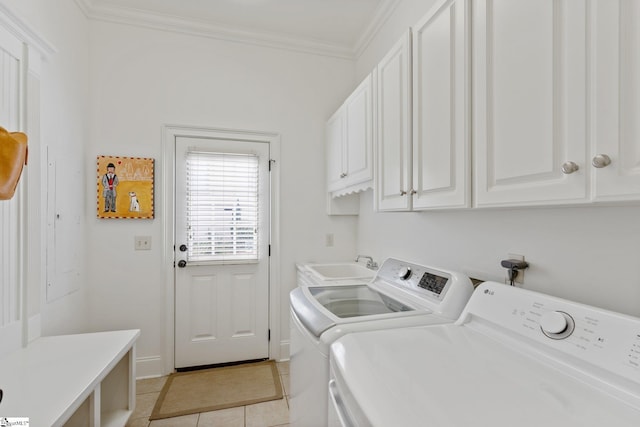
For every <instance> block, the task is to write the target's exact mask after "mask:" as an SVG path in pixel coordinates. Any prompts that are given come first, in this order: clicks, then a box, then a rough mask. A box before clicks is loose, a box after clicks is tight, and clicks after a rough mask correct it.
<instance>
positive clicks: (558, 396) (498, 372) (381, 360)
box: [331, 324, 640, 427]
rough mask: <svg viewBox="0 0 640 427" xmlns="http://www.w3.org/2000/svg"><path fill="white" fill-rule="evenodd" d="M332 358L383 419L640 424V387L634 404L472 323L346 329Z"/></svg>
mask: <svg viewBox="0 0 640 427" xmlns="http://www.w3.org/2000/svg"><path fill="white" fill-rule="evenodd" d="M520 350H524V347H523V348H521V349H520ZM331 364H332V369H333V370H334V372H335V375H336V381H337V382H338V383H339V386H340V388H342V389H346V390H348V391H349V393H348V394H349V396H350V398H352V399H353V401H350V402H348V405H351V406H355V408H356V410H355V411H353V412H355V413H364V414H366V416H367V418H368V420H366V421H367V422H368V423H370V424H371V425H374V426H389V425H406V426H411V425H433V426H440V427H451V426H475V427H484V426H486V427H502V426H505V427H506V426H513V425H517V426H531V427H534V426H535V427H539V426H581V427H584V426H594V427H595V426H604V425H610V426H616V427H626V426H629V427H632V426H634V427H637V426H638V425H640V424H639V422H640V394H639V393H637V392H636V393H635V396H628V400H629V402H627V403H624V402H623V401H622V400H620V399H618V398H616V397H613V396H612V394H613V393H614V392H616V390H615V389H614V387H613V386H612V385H611V384H605V383H603V382H602V381H598V380H595V379H594V378H593V377H591V378H589V377H587V376H584V375H580V374H579V373H578V372H577V371H575V370H573V369H572V368H571V367H570V366H562V365H560V364H556V363H551V361H548V360H547V359H546V358H545V357H541V356H540V355H539V354H535V353H534V354H531V355H528V354H526V353H524V352H523V351H515V350H514V349H513V348H510V347H509V346H508V345H507V344H503V343H502V342H498V341H495V340H494V339H492V338H489V337H487V336H485V335H483V334H480V333H478V332H475V331H473V330H471V329H470V328H468V327H465V326H459V325H451V324H449V325H436V326H429V327H425V328H407V329H396V330H384V331H373V332H363V333H359V334H351V335H346V336H344V337H342V338H341V339H340V340H338V341H337V342H336V343H334V344H333V345H332V347H331ZM352 409H353V408H352Z"/></svg>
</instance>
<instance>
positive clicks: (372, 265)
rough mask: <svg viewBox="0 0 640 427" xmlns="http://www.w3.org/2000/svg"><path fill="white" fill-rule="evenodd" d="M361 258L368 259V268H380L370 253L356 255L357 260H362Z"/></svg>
mask: <svg viewBox="0 0 640 427" xmlns="http://www.w3.org/2000/svg"><path fill="white" fill-rule="evenodd" d="M360 258H364V259H366V260H367V268H370V269H371V270H375V269H376V268H378V263H377V262H375V261H374V260H373V258H372V257H370V256H369V255H358V256H357V257H356V262H358V261H360Z"/></svg>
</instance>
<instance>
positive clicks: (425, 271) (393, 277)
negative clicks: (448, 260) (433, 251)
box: [377, 258, 451, 300]
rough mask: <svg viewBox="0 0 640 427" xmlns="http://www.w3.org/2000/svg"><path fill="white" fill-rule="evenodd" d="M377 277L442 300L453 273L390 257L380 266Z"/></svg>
mask: <svg viewBox="0 0 640 427" xmlns="http://www.w3.org/2000/svg"><path fill="white" fill-rule="evenodd" d="M377 279H379V280H380V279H382V280H384V281H385V282H387V283H390V284H392V285H394V286H396V287H399V288H401V289H404V290H409V291H411V292H413V293H417V294H420V295H421V296H427V297H429V298H435V299H438V300H441V299H442V298H443V297H444V295H445V294H446V292H447V290H448V288H449V287H448V286H447V285H448V284H449V282H451V274H450V273H447V272H444V271H440V270H436V269H433V268H429V267H425V266H422V265H418V264H412V263H409V262H406V261H400V260H397V259H393V258H389V259H387V260H385V262H384V263H383V264H382V266H381V267H380V270H379V271H378V275H377Z"/></svg>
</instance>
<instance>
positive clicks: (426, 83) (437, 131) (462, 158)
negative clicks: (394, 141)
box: [412, 0, 471, 210]
mask: <svg viewBox="0 0 640 427" xmlns="http://www.w3.org/2000/svg"><path fill="white" fill-rule="evenodd" d="M468 4H469V0H449V1H447V2H446V3H444V4H443V5H442V6H441V7H440V8H438V9H437V10H436V11H434V13H433V14H430V15H429V16H427V17H425V19H423V20H422V21H421V22H420V23H419V24H418V25H416V26H415V27H413V28H412V30H413V31H412V33H413V43H412V48H413V58H412V59H413V189H414V190H415V192H416V193H415V194H414V195H413V209H414V210H417V209H429V208H461V207H468V206H469V204H470V200H471V197H470V187H471V185H470V175H471V174H470V158H471V156H470V142H469V136H470V129H469V126H470V123H471V120H470V108H469V101H470V97H469V90H470V85H469V83H470V78H469V69H470V64H469V59H470V51H469V46H470V38H469V31H470V28H471V26H470V22H469V19H470V17H469V10H470V9H469V7H468Z"/></svg>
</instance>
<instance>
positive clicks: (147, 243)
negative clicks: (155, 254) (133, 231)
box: [133, 236, 151, 251]
mask: <svg viewBox="0 0 640 427" xmlns="http://www.w3.org/2000/svg"><path fill="white" fill-rule="evenodd" d="M133 242H134V246H133V247H134V249H135V250H136V251H148V250H150V249H151V236H135V237H134V238H133Z"/></svg>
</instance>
